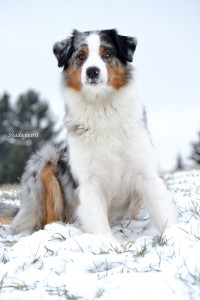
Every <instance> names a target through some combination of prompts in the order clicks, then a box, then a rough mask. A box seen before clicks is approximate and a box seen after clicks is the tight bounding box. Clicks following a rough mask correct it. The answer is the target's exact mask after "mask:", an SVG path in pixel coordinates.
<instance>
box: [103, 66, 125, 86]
mask: <svg viewBox="0 0 200 300" xmlns="http://www.w3.org/2000/svg"><path fill="white" fill-rule="evenodd" d="M107 71H108V84H109V85H111V86H112V87H113V88H114V89H115V90H119V89H120V88H121V87H123V86H124V85H125V84H126V82H127V80H126V75H125V69H124V67H123V66H122V64H121V63H120V62H117V64H116V65H115V66H112V65H107Z"/></svg>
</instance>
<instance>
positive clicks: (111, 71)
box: [53, 29, 136, 91]
mask: <svg viewBox="0 0 200 300" xmlns="http://www.w3.org/2000/svg"><path fill="white" fill-rule="evenodd" d="M135 48H136V39H135V38H133V37H128V36H122V35H119V34H118V33H117V31H116V30H115V29H111V30H101V31H86V32H79V31H77V30H74V31H73V33H72V36H70V37H69V38H67V39H65V40H63V41H61V42H58V43H56V44H55V45H54V47H53V52H54V54H55V56H56V57H57V60H58V66H59V67H63V71H64V80H65V84H66V85H67V86H68V87H70V88H72V89H74V90H76V91H81V90H82V89H89V90H94V88H95V90H97V89H98V90H99V89H103V88H106V89H108V88H109V89H110V88H111V89H115V90H119V89H120V88H121V87H123V86H124V85H126V84H127V82H128V80H129V78H130V77H131V71H130V70H131V68H130V64H129V63H130V62H132V60H133V53H134V51H135Z"/></svg>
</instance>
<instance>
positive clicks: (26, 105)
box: [0, 90, 58, 184]
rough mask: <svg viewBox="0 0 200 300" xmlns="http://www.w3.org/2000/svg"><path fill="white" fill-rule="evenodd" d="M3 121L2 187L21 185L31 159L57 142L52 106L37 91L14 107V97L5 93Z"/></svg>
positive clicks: (1, 107)
mask: <svg viewBox="0 0 200 300" xmlns="http://www.w3.org/2000/svg"><path fill="white" fill-rule="evenodd" d="M0 120H1V122H0V184H2V183H14V182H18V181H19V179H20V178H21V175H22V173H23V170H24V167H25V164H26V161H27V159H28V158H29V156H30V155H31V154H32V153H33V152H35V151H36V150H38V149H39V148H41V147H42V146H43V145H44V144H45V143H47V142H53V141H54V140H55V137H56V136H57V134H58V130H57V131H56V130H55V129H54V128H55V120H54V118H53V117H52V115H51V114H50V111H49V105H48V103H47V102H45V101H43V100H42V99H41V97H40V95H39V94H38V93H37V92H35V91H33V90H30V91H28V92H26V93H24V94H22V95H20V96H19V97H18V98H17V101H16V103H15V105H14V106H13V107H12V106H11V104H10V96H9V95H8V94H4V95H3V96H2V97H1V98H0ZM25 134H26V135H28V137H26V138H25ZM31 135H32V136H31ZM17 136H18V137H17Z"/></svg>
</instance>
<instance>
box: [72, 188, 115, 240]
mask: <svg viewBox="0 0 200 300" xmlns="http://www.w3.org/2000/svg"><path fill="white" fill-rule="evenodd" d="M107 209H108V208H107V204H106V200H105V198H104V196H103V195H102V193H101V192H100V191H99V189H98V188H97V187H96V186H93V185H92V184H87V183H84V184H82V185H81V186H80V188H79V205H78V207H77V212H76V214H77V217H78V219H79V221H80V222H81V225H82V227H83V229H84V230H85V231H86V232H88V233H92V234H95V235H101V236H104V237H106V238H108V239H109V240H111V241H115V239H114V237H113V235H112V232H111V228H110V225H109V221H108V211H107ZM115 242H116V241H115Z"/></svg>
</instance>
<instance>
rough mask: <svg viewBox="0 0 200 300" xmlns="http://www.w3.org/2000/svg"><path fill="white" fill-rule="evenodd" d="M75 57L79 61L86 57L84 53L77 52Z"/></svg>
mask: <svg viewBox="0 0 200 300" xmlns="http://www.w3.org/2000/svg"><path fill="white" fill-rule="evenodd" d="M76 58H77V59H79V60H81V61H84V60H85V59H86V56H85V54H84V53H79V54H78V55H77V57H76Z"/></svg>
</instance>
